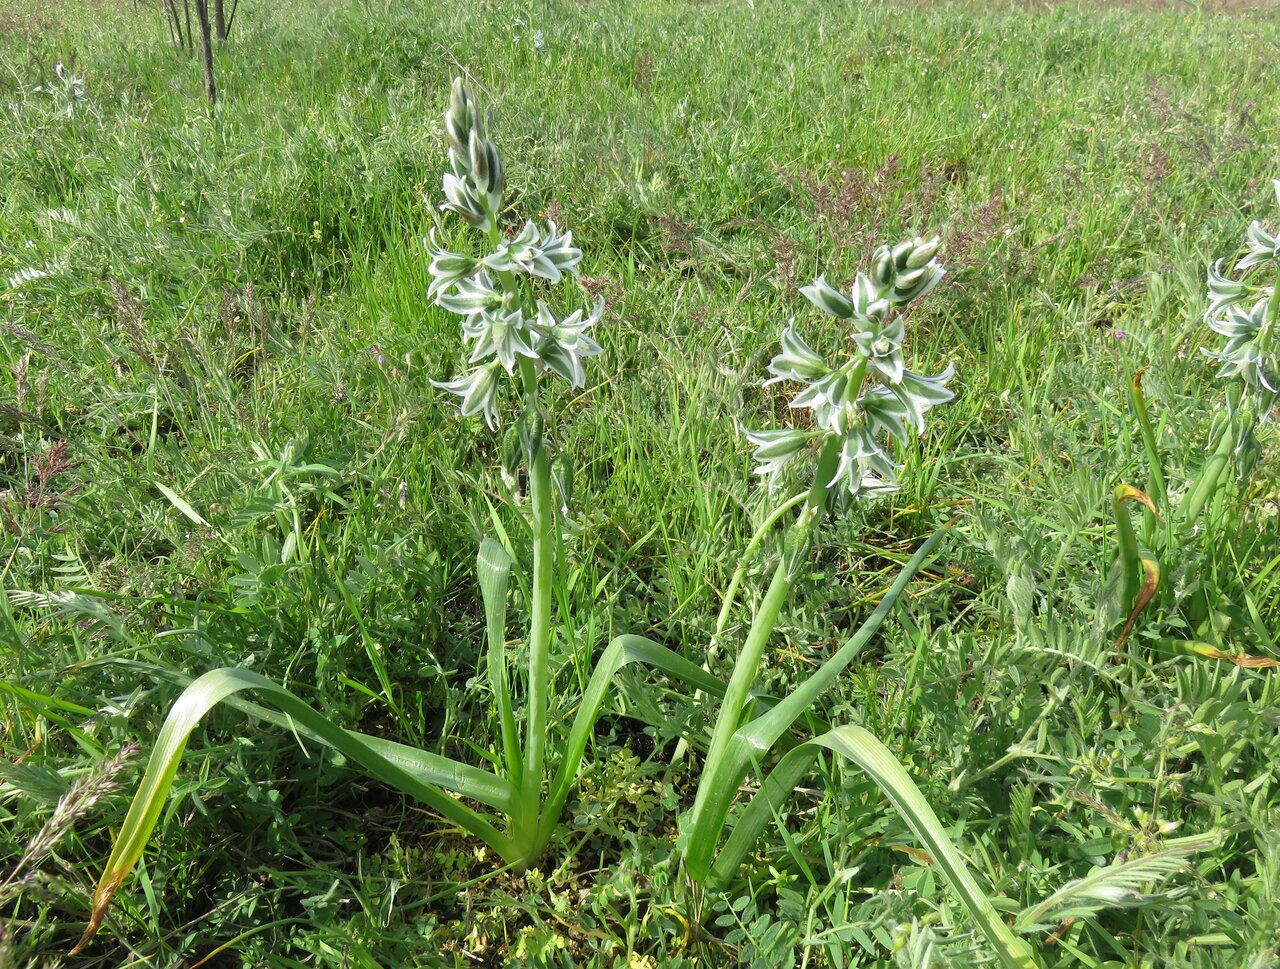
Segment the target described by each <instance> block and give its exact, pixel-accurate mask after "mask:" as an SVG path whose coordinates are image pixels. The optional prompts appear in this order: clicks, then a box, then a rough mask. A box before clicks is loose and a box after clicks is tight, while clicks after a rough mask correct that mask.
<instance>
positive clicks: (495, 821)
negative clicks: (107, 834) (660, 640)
mask: <svg viewBox="0 0 1280 969" xmlns="http://www.w3.org/2000/svg"><path fill="white" fill-rule="evenodd" d="M445 133H446V137H447V140H448V146H449V171H448V172H446V174H445V176H444V186H443V188H444V196H445V201H444V203H443V205H442V206H441V208H442V209H443V210H445V211H446V212H451V213H454V214H456V215H458V216H460V217H461V218H462V220H463V221H464V222H465V223H466V224H467V225H469V226H470V227H471V228H470V229H469V230H468V231H469V232H470V234H471V235H472V236H473V237H475V236H477V235H478V236H479V238H480V240H481V241H482V242H483V243H484V244H485V246H486V247H487V250H488V253H487V255H484V256H473V255H467V254H463V253H457V252H451V251H448V250H447V249H445V248H443V247H442V246H441V245H440V244H439V243H438V239H437V236H436V234H435V233H433V234H432V239H431V242H430V243H429V244H428V246H427V252H428V255H429V258H430V271H431V276H432V283H431V285H430V289H429V293H428V295H429V296H430V297H431V298H433V299H434V300H435V302H436V303H437V304H438V305H439V306H441V307H443V308H444V309H446V310H448V311H450V312H452V313H456V314H457V315H458V316H460V317H462V334H463V337H464V339H465V340H466V341H467V342H468V343H469V344H470V345H471V353H470V363H471V364H473V365H474V366H473V367H472V368H471V369H470V370H469V371H468V372H466V373H465V374H464V375H463V376H461V377H459V378H457V379H454V380H448V381H442V382H439V383H438V384H437V386H439V387H441V388H443V389H444V390H447V391H449V392H450V393H452V394H455V395H457V397H458V398H459V399H460V409H461V412H462V414H463V415H464V416H472V415H482V416H483V417H484V420H485V422H486V423H487V424H488V425H489V427H490V428H494V429H496V428H497V426H498V424H499V421H500V419H501V417H502V414H503V412H504V410H506V409H509V407H510V402H508V401H507V399H506V396H505V395H506V394H507V393H508V392H510V393H511V394H512V395H513V396H515V397H516V398H517V399H518V401H519V403H518V404H516V405H515V407H514V409H516V410H518V413H519V417H518V435H517V437H518V440H519V442H520V446H519V448H518V449H514V450H515V451H516V453H515V455H514V457H513V458H512V461H511V463H512V464H518V463H520V458H521V455H522V456H523V463H524V465H525V468H526V472H527V477H528V492H529V495H528V505H527V513H528V517H529V521H530V525H531V528H532V533H533V596H532V608H531V614H530V623H529V624H530V629H529V637H528V667H527V671H526V673H525V676H524V682H523V694H522V695H523V710H522V711H517V710H516V709H515V701H514V693H515V691H514V690H513V686H512V676H511V671H510V670H509V668H508V667H509V656H508V654H507V650H506V595H507V584H508V580H509V577H510V572H511V564H512V560H511V557H510V555H509V554H508V552H507V551H506V549H504V547H503V546H502V545H501V544H500V543H499V542H497V541H496V540H494V539H486V540H485V541H484V542H483V543H482V545H481V548H480V552H479V556H478V559H477V568H478V572H479V579H480V587H481V592H482V594H483V599H484V607H485V616H486V635H487V639H488V655H487V666H488V670H487V672H488V677H489V681H490V684H491V686H492V689H493V694H494V697H495V699H496V706H497V710H498V719H499V723H500V726H501V738H500V744H501V748H502V750H501V756H500V757H498V758H495V760H496V763H497V765H498V769H497V771H496V772H493V771H488V770H484V769H482V768H479V767H475V766H472V765H469V764H465V763H460V762H457V761H454V760H450V759H447V758H444V757H441V756H439V755H436V754H432V753H429V752H427V751H423V750H419V749H417V748H415V747H410V746H406V745H403V744H399V743H393V742H391V741H388V740H385V739H383V738H380V737H374V736H369V735H366V734H361V733H356V732H355V731H351V730H347V729H345V728H343V727H342V726H340V725H338V724H336V723H333V722H332V721H330V720H329V719H328V718H326V717H325V716H324V715H323V714H321V713H319V712H318V711H316V710H315V709H313V708H312V707H311V706H309V705H308V704H307V703H305V702H304V701H302V700H301V699H299V698H298V697H296V696H294V695H293V694H292V693H290V692H289V691H288V690H285V689H284V688H283V687H281V686H279V685H277V684H275V683H273V682H271V681H270V680H268V679H266V678H265V677H263V676H261V675H259V674H258V673H255V672H252V671H250V670H244V669H230V668H226V669H219V670H214V671H212V672H209V673H206V674H204V675H203V676H201V677H200V678H198V679H196V680H195V681H194V682H191V683H190V685H189V686H188V687H187V688H186V689H185V691H184V692H183V693H182V695H181V696H180V697H179V698H178V701H177V702H176V703H175V704H174V707H173V709H172V710H171V711H170V714H169V717H168V719H167V720H166V721H165V723H164V726H163V727H162V728H161V730H160V734H159V736H158V737H157V739H156V746H155V748H154V750H153V751H152V754H151V757H150V760H149V761H148V764H147V769H146V773H145V775H144V777H143V780H142V784H141V786H140V788H139V790H138V793H137V795H136V797H135V798H134V801H133V804H132V806H131V807H130V810H129V814H128V816H127V817H126V818H125V822H124V824H123V826H122V827H121V829H120V834H119V836H118V838H117V839H116V843H115V846H114V849H113V851H112V854H111V857H110V858H109V860H108V861H107V865H106V869H105V871H104V872H103V875H102V878H101V880H100V881H99V883H98V886H97V889H96V891H95V893H94V897H93V909H92V914H91V920H90V923H89V926H88V928H87V929H86V931H85V934H84V937H83V938H82V939H81V942H80V946H78V947H77V949H79V948H80V947H82V946H83V945H84V944H85V943H87V942H88V940H89V939H90V938H91V937H92V936H93V934H94V933H95V932H96V931H97V929H98V928H99V926H100V925H101V922H102V919H103V917H104V915H105V913H106V911H107V908H108V906H109V904H110V900H111V897H112V895H113V894H114V893H115V891H116V889H118V888H119V887H120V885H121V884H122V883H123V881H124V880H125V878H126V877H128V875H129V872H130V871H132V869H133V867H134V865H136V864H137V862H138V859H139V858H140V857H141V856H142V852H143V849H144V848H145V846H146V843H147V840H148V838H149V837H150V835H151V832H152V830H153V829H154V827H155V825H156V822H157V821H158V820H159V818H160V814H161V812H162V811H163V809H164V804H165V799H166V797H167V795H168V793H169V789H170V787H171V786H172V783H173V779H174V776H175V774H176V772H177V769H178V765H179V762H180V760H181V758H182V753H183V750H184V749H185V747H186V743H187V739H188V737H189V736H190V734H191V732H192V731H193V730H194V729H195V727H196V726H197V725H198V724H199V722H200V721H201V719H202V718H203V717H204V716H205V714H207V713H208V712H209V711H210V710H211V709H213V708H214V707H215V706H217V705H218V704H219V703H221V702H223V701H224V700H225V701H228V702H231V703H233V704H235V705H237V706H239V707H240V708H241V709H247V710H249V711H250V712H251V713H253V714H254V715H256V716H258V717H260V718H264V719H267V720H271V721H275V722H279V723H281V725H284V726H289V727H291V728H292V729H297V730H299V731H300V732H301V733H303V734H304V735H306V736H308V737H310V738H311V739H313V740H316V741H319V742H320V743H322V744H325V745H327V746H330V747H333V748H335V749H337V750H338V751H340V752H341V753H343V754H344V755H346V757H347V758H349V759H350V760H351V761H353V762H355V763H356V764H359V765H360V766H361V767H363V768H364V769H365V770H366V771H367V772H368V773H369V775H370V776H371V777H373V778H375V779H377V780H379V781H381V782H383V783H385V784H388V785H390V786H393V787H396V788H399V789H400V790H402V791H404V792H405V793H406V794H409V795H410V796H412V797H415V798H417V799H418V800H420V801H422V802H423V803H424V804H426V805H427V806H428V807H429V808H431V809H433V810H435V811H437V812H438V813H440V814H441V815H443V816H445V817H446V818H448V819H450V820H451V821H453V822H454V823H456V824H457V825H458V826H459V827H461V828H463V829H464V830H466V831H468V832H469V833H470V834H472V835H473V836H475V837H476V838H478V839H479V840H480V841H482V842H483V843H484V844H486V845H487V846H488V847H489V848H491V849H492V850H493V851H494V852H496V853H497V855H498V856H499V857H501V858H502V860H503V861H504V862H505V863H506V864H509V865H511V866H513V867H515V868H523V867H525V866H527V865H528V864H529V863H530V862H532V861H533V860H534V859H536V858H537V857H538V855H540V854H541V853H542V851H543V850H544V849H545V847H546V845H547V842H548V841H549V840H550V838H551V836H552V834H553V833H554V831H555V827H556V824H557V819H558V818H559V815H560V811H561V809H562V808H563V806H564V803H565V800H566V798H567V797H568V793H569V789H570V787H571V785H572V784H573V781H574V778H575V777H576V775H577V771H578V768H579V767H580V766H581V763H582V757H583V752H584V751H585V749H586V745H587V742H588V740H589V739H590V737H591V733H592V726H593V724H594V721H595V717H596V715H597V713H598V711H599V710H600V706H601V702H600V701H601V700H602V699H603V691H601V694H600V696H598V697H596V699H595V702H594V703H592V704H590V708H589V710H587V709H585V708H584V709H583V710H581V711H580V713H579V716H578V718H577V720H575V722H574V724H573V728H572V730H571V733H570V736H569V738H568V741H567V743H565V744H564V745H562V746H561V747H560V748H559V750H558V751H557V753H558V755H559V756H558V758H557V759H558V763H557V764H556V765H555V767H556V772H555V774H554V776H552V777H548V776H547V774H548V772H549V769H550V766H551V765H549V764H548V755H547V739H548V736H547V708H548V693H549V691H550V688H551V666H552V663H551V655H550V651H551V644H552V641H551V636H552V621H551V620H552V616H551V607H552V595H553V585H552V583H553V574H552V570H553V566H554V556H553V550H554V544H555V538H556V528H557V502H556V501H554V500H553V490H554V489H556V488H558V489H559V492H560V498H561V500H562V501H563V502H567V501H568V494H567V492H568V490H569V484H570V482H571V479H572V475H571V474H570V473H569V470H568V468H562V469H560V470H561V473H560V474H558V475H556V476H555V478H554V479H553V475H552V466H551V459H550V454H549V452H548V447H547V442H546V439H545V427H546V421H545V419H544V414H543V409H542V407H543V405H542V399H541V396H540V393H541V391H540V384H541V382H542V380H543V378H544V377H547V376H548V375H553V376H555V377H558V378H562V379H564V380H565V381H567V382H568V383H569V384H571V385H573V386H575V387H580V386H582V385H583V383H584V381H585V379H586V376H585V368H584V360H586V359H587V358H589V357H592V356H595V355H596V354H598V353H599V352H600V346H599V345H598V344H597V343H596V342H595V341H594V340H593V339H592V337H591V335H590V332H589V331H590V330H591V328H592V327H593V326H594V325H595V324H596V322H597V321H598V320H599V319H600V315H601V313H602V311H603V304H602V303H597V304H596V305H595V306H594V307H593V308H592V309H591V310H590V311H589V312H584V311H583V310H582V309H577V310H574V311H572V312H569V313H567V314H565V313H562V312H560V310H559V308H558V307H553V305H552V303H551V290H550V289H549V287H550V286H551V285H552V284H556V283H559V282H560V281H561V279H562V278H563V277H564V276H566V275H571V274H572V273H573V272H574V271H575V269H576V267H577V265H578V262H579V260H580V259H581V257H582V254H581V252H580V251H579V250H578V249H576V248H574V246H573V239H572V237H571V235H570V234H569V233H568V232H561V231H560V230H558V229H557V228H556V226H555V225H553V224H548V225H546V226H539V225H536V224H535V223H533V222H528V223H526V224H525V225H524V227H523V228H522V229H520V230H519V231H517V232H514V233H513V234H511V235H506V234H504V232H503V231H502V224H501V217H502V199H503V188H504V179H503V168H502V160H501V157H500V156H499V154H498V150H497V148H496V147H495V146H494V144H493V142H492V141H490V140H489V138H488V137H487V136H486V135H485V132H484V127H483V124H482V121H481V116H480V112H479V110H478V109H477V107H476V103H475V101H474V100H473V98H472V96H471V94H470V93H469V92H468V91H467V89H466V88H465V87H463V85H462V83H461V81H457V82H455V83H454V85H453V90H452V94H451V97H450V101H449V109H448V111H447V113H446V115H445ZM544 297H545V298H544ZM608 655H610V656H614V657H618V656H620V657H621V659H620V660H615V661H614V666H613V668H614V669H616V668H617V666H618V665H621V662H625V661H627V660H628V659H630V658H644V656H645V650H644V649H643V648H641V649H639V650H638V651H631V652H626V651H619V650H614V651H613V652H611V653H610V654H608ZM686 665H688V664H686ZM606 679H607V677H606ZM241 691H250V692H253V693H257V694H258V695H259V696H260V697H261V698H262V699H264V700H266V701H268V702H269V703H270V704H271V705H272V707H274V708H275V709H272V710H268V709H266V708H263V707H260V706H256V705H253V704H248V703H246V702H245V701H243V700H240V699H238V698H236V697H235V694H237V693H240V692H241ZM277 711H278V712H277ZM281 714H283V715H284V716H281ZM518 714H519V715H521V716H522V717H523V725H524V736H523V739H521V736H520V730H519V725H518V723H517V720H518ZM475 804H478V805H479V807H478V808H477V807H475V806H473V805H475Z"/></svg>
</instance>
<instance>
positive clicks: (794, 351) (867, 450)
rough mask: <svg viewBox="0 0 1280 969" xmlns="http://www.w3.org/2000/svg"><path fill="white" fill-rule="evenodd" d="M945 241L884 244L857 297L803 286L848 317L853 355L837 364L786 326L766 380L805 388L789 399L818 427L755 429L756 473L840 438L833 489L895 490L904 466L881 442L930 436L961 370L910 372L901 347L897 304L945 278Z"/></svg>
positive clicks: (829, 309) (833, 312) (827, 309)
mask: <svg viewBox="0 0 1280 969" xmlns="http://www.w3.org/2000/svg"><path fill="white" fill-rule="evenodd" d="M937 251H938V240H937V239H932V240H924V239H920V238H918V237H917V238H916V239H913V240H909V241H907V242H904V243H900V244H899V245H897V246H894V247H893V248H890V247H889V246H881V247H880V248H879V249H877V250H876V252H875V255H874V257H873V270H872V274H871V275H868V274H866V273H859V274H858V276H857V278H856V280H855V282H854V285H853V288H852V290H851V292H850V293H849V294H847V295H846V294H844V293H841V292H840V291H839V290H837V289H836V288H835V287H833V286H832V285H831V284H830V283H828V282H827V280H826V278H825V277H823V276H819V277H818V278H817V279H816V280H814V282H813V284H812V285H810V286H806V287H804V289H802V290H801V292H802V293H803V294H804V296H805V297H807V298H808V300H809V301H810V302H811V303H813V305H814V306H816V307H817V308H818V309H820V310H822V311H823V312H824V313H827V314H828V315H830V316H834V317H835V318H837V319H839V320H843V321H845V322H846V323H848V324H849V327H850V331H849V340H850V343H851V344H852V346H853V350H854V352H853V354H852V355H851V356H850V357H848V358H847V359H846V360H844V361H842V362H840V363H839V364H835V365H833V364H832V363H831V362H830V361H828V360H827V359H825V358H824V357H822V356H821V355H820V354H819V353H818V352H817V351H816V350H814V349H813V347H812V346H810V345H809V343H808V342H806V341H805V339H804V338H803V337H802V336H800V334H799V333H798V332H796V328H795V321H794V319H793V320H791V321H789V322H788V323H787V325H786V326H785V327H784V328H783V330H782V340H781V349H780V352H779V353H778V354H777V355H776V356H774V358H773V359H772V360H771V361H770V363H769V373H770V374H771V375H772V376H771V377H770V378H769V379H768V380H767V381H765V383H766V385H768V384H775V383H779V382H781V381H787V382H790V383H796V384H799V385H800V391H799V393H797V394H796V396H795V397H794V398H792V400H791V406H792V407H793V408H796V409H809V410H810V411H811V412H812V414H813V423H814V425H815V427H816V428H817V429H816V430H814V431H800V430H794V429H790V428H781V429H771V430H761V431H747V432H746V435H747V439H748V440H749V441H750V442H751V443H752V444H753V445H754V446H755V452H754V458H755V461H756V468H755V472H756V473H757V474H761V475H772V474H775V473H776V472H778V471H780V470H782V469H783V468H784V467H785V466H786V465H787V464H788V463H790V461H791V460H792V459H793V458H794V457H795V456H796V455H797V454H799V453H800V452H801V451H802V450H804V449H805V446H806V445H807V444H808V443H809V442H810V441H812V440H814V439H815V438H820V439H821V440H822V441H829V440H831V439H833V438H834V439H838V440H839V442H840V451H839V463H838V465H837V467H836V471H835V474H834V475H833V477H832V479H831V481H830V482H827V483H826V484H827V486H828V487H829V488H831V489H833V490H839V491H842V492H846V493H848V494H849V495H850V496H852V497H855V498H856V497H858V496H860V495H867V494H880V493H885V492H890V491H893V490H894V489H895V488H896V487H897V481H898V479H897V470H898V466H897V465H896V464H895V463H894V461H893V459H892V458H891V457H890V456H889V455H888V453H887V452H886V451H885V449H884V447H883V446H882V444H881V443H880V441H881V439H882V437H888V438H891V439H893V440H896V441H898V442H899V443H901V444H905V443H907V442H908V441H909V440H910V438H911V436H912V435H913V434H914V435H920V434H923V433H924V428H925V414H926V413H928V411H929V410H930V409H931V408H933V407H936V406H938V405H939V404H943V403H946V402H947V401H949V400H951V399H952V398H953V397H954V396H955V394H954V393H953V392H952V391H951V390H950V389H949V388H948V387H947V384H948V382H949V381H950V380H951V379H952V378H953V377H954V376H955V368H954V367H950V366H949V367H947V369H946V370H945V371H943V372H942V373H940V374H938V375H937V376H934V377H929V376H924V375H921V374H917V373H914V372H912V371H910V370H908V369H907V368H906V366H905V364H904V361H903V355H902V344H903V341H904V339H905V338H906V328H905V325H904V322H903V318H902V316H901V313H900V312H899V310H900V309H901V307H903V306H905V305H906V304H907V303H909V302H911V301H912V300H914V299H916V298H918V297H920V296H922V295H924V294H925V293H927V292H929V291H930V290H931V289H933V288H934V287H935V286H937V284H938V282H939V281H940V280H941V279H942V277H943V273H944V271H943V269H942V267H941V266H940V265H938V264H937V262H936V260H935V259H934V257H935V255H936V254H937Z"/></svg>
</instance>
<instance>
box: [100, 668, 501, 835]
mask: <svg viewBox="0 0 1280 969" xmlns="http://www.w3.org/2000/svg"><path fill="white" fill-rule="evenodd" d="M95 666H112V667H124V668H126V669H131V670H136V671H137V672H139V673H142V674H144V675H147V676H151V677H154V678H155V679H157V680H164V681H166V682H169V683H173V684H175V685H176V686H180V687H182V688H184V689H185V688H186V687H188V686H190V685H191V684H192V683H194V682H195V678H194V677H191V676H187V675H186V674H185V673H179V672H178V671H177V670H171V669H168V668H167V667H164V666H158V665H156V664H154V663H146V662H142V661H140V660H131V659H124V658H121V657H110V658H107V659H102V660H92V661H90V662H88V663H85V664H84V668H86V669H88V668H92V667H95ZM222 702H223V703H225V704H226V705H227V706H229V707H234V708H235V709H237V710H239V711H240V712H241V713H246V714H248V715H249V716H251V717H254V718H255V719H258V720H262V721H263V722H264V723H271V724H275V725H276V726H277V727H280V728H281V729H283V730H286V731H291V732H294V733H297V734H298V735H299V736H301V737H305V738H306V739H307V740H312V741H315V742H316V743H318V744H323V745H324V746H326V747H332V746H333V745H332V744H330V743H329V742H328V741H327V740H326V739H325V738H324V737H322V736H320V735H319V734H317V733H316V732H315V731H313V730H309V729H308V728H307V727H306V725H305V724H303V723H301V722H299V721H297V720H294V719H293V718H291V717H288V716H286V715H285V714H283V713H280V712H279V711H278V710H271V709H269V708H267V707H264V706H262V705H261V704H258V703H254V702H253V701H251V700H246V699H245V698H244V697H242V696H237V695H235V694H232V695H229V696H226V697H223V699H222ZM344 732H345V733H347V734H349V735H350V736H352V737H354V738H356V739H357V740H361V741H364V742H365V743H367V744H369V745H370V746H371V747H373V748H374V750H376V751H377V752H378V753H380V754H382V756H383V757H386V758H387V759H388V760H391V761H394V762H395V763H396V764H398V765H399V766H401V767H403V768H404V769H405V770H407V771H409V772H410V773H411V774H415V775H417V777H418V778H419V780H421V781H423V782H425V783H427V784H435V785H436V786H438V787H443V788H444V789H445V790H447V791H453V792H454V793H455V794H461V795H462V796H463V797H466V798H470V799H471V800H473V801H479V802H480V803H481V804H486V805H488V806H489V807H491V808H493V809H494V810H495V811H499V812H501V813H502V814H506V815H510V814H512V813H514V811H515V799H516V798H515V795H516V792H515V786H514V785H513V784H511V783H510V782H509V781H507V780H506V779H504V778H501V777H497V776H496V775H494V774H492V773H490V772H489V771H487V770H483V769H482V768H479V767H474V766H472V765H471V764H463V763H460V762H459V761H456V760H450V759H449V758H448V757H441V756H440V755H439V754H433V753H431V752H430V751H428V750H421V749H419V748H418V747H410V746H408V745H407V744H401V743H397V742H396V741H394V740H387V739H386V738H385V737H374V736H371V735H370V734H366V733H360V732H359V731H357V730H345V731H344Z"/></svg>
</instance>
